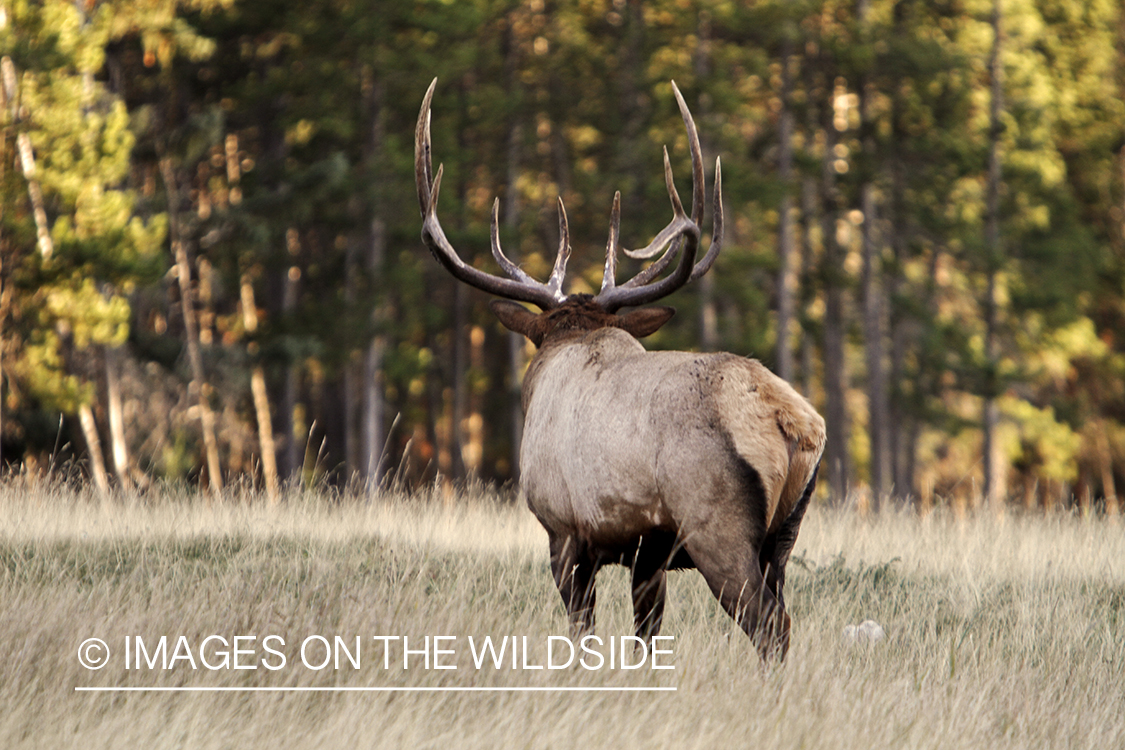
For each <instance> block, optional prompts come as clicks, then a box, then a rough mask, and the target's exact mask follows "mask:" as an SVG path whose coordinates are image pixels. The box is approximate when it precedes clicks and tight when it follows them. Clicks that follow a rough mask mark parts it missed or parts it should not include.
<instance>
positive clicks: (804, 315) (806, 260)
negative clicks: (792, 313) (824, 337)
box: [798, 128, 818, 398]
mask: <svg viewBox="0 0 1125 750" xmlns="http://www.w3.org/2000/svg"><path fill="white" fill-rule="evenodd" d="M812 130H813V129H812V128H810V132H811V131H812ZM817 223H818V218H817V186H816V180H814V179H813V178H811V177H806V178H804V179H803V180H802V181H801V283H800V284H799V285H798V290H799V291H800V292H801V295H800V303H801V308H800V309H801V322H802V327H801V393H802V394H804V396H805V398H812V396H813V369H814V368H815V365H814V363H813V359H814V351H813V350H814V348H815V342H814V340H813V336H812V334H811V331H810V330H809V320H808V306H809V302H810V301H811V300H810V299H809V296H810V295H811V294H812V293H813V290H812V285H811V284H810V283H809V281H810V279H812V278H813V276H814V275H815V273H816V253H815V252H814V248H813V240H812V235H813V229H814V228H815V227H816V225H817Z"/></svg>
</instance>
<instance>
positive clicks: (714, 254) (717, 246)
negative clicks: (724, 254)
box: [688, 156, 723, 281]
mask: <svg viewBox="0 0 1125 750" xmlns="http://www.w3.org/2000/svg"><path fill="white" fill-rule="evenodd" d="M711 200H712V202H713V203H714V204H715V218H714V220H713V221H714V224H715V226H713V227H712V228H711V247H709V248H707V254H706V255H704V256H703V258H702V259H701V260H700V261H699V262H698V263H696V264H695V268H693V269H692V270H691V278H689V279H688V281H695V280H696V279H698V278H699V277H700V276H702V275H703V274H705V273H707V272H708V271H710V270H711V266H713V265H715V259H716V258H718V257H719V251H720V250H722V249H723V165H722V163H721V162H720V161H719V157H717V156H716V157H715V190H714V192H713V193H712V194H711Z"/></svg>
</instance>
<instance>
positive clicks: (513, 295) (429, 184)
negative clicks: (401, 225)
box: [414, 78, 565, 310]
mask: <svg viewBox="0 0 1125 750" xmlns="http://www.w3.org/2000/svg"><path fill="white" fill-rule="evenodd" d="M436 87H437V79H436V78H435V79H434V80H433V82H432V83H430V87H429V89H427V90H426V96H425V97H424V98H423V99H422V109H421V110H420V111H419V112H418V124H417V126H415V129H414V181H415V185H416V187H417V189H418V205H419V207H420V209H421V211H422V241H423V242H424V243H425V244H426V247H427V248H429V250H430V253H431V254H433V256H434V257H435V258H436V259H437V261H438V262H439V263H441V264H442V266H444V267H445V269H446V270H447V271H449V272H450V273H451V274H453V276H454V278H456V279H457V280H459V281H463V282H464V283H466V284H469V285H470V286H474V287H476V288H477V289H480V290H481V291H484V292H488V293H489V294H495V295H496V296H498V297H506V298H508V299H513V300H519V301H521V302H530V303H532V304H534V305H538V306H539V307H540V308H542V309H543V310H548V309H551V308H554V307H557V306H558V304H559V303H560V302H561V301H562V300H563V299H564V298H563V297H562V296H561V295H559V294H557V293H556V292H554V291H552V290H550V289H548V288H547V286H546V285H544V284H541V283H539V282H538V281H535V280H534V279H532V278H531V277H529V276H527V274H524V273H523V272H522V271H519V269H518V268H516V266H515V264H514V263H512V262H511V261H508V259H507V258H506V257H504V254H503V253H502V252H500V249H499V248H500V239H499V228H498V226H497V224H498V222H497V220H496V219H497V213H496V209H495V206H494V207H493V222H492V239H493V242H492V246H493V255H494V256H496V257H497V261H498V262H500V265H501V268H503V269H504V271H505V272H506V273H508V274H509V275H513V276H515V278H514V279H505V278H501V277H499V276H493V275H492V274H490V273H485V272H484V271H481V270H480V269H477V268H474V267H472V266H470V265H468V264H467V263H465V261H463V260H461V256H459V255H458V254H457V251H456V250H454V249H453V246H452V245H451V244H450V243H449V240H448V239H447V238H446V236H445V231H444V230H443V229H442V228H441V222H440V221H438V217H437V203H438V195H439V193H440V192H441V176H442V171H443V170H442V165H440V164H439V165H438V169H437V173H436V174H434V172H433V162H432V157H431V151H432V148H433V147H432V143H431V140H430V103H431V101H432V99H433V95H434V89H435V88H436ZM501 258H503V259H504V260H503V261H501V260H500V259H501ZM564 265H565V261H564ZM511 269H515V271H516V272H517V273H513V272H512V270H511Z"/></svg>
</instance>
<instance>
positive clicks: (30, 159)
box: [0, 55, 55, 260]
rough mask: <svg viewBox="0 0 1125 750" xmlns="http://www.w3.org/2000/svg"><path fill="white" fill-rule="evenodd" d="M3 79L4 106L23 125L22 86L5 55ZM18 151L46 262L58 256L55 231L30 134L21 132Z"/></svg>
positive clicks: (1, 64) (0, 61)
mask: <svg viewBox="0 0 1125 750" xmlns="http://www.w3.org/2000/svg"><path fill="white" fill-rule="evenodd" d="M0 79H2V80H3V87H2V88H3V93H4V99H5V101H4V104H5V105H7V106H10V107H11V108H12V122H13V123H18V122H19V121H20V119H21V118H20V100H19V84H18V79H17V76H16V66H15V64H14V63H13V62H12V58H10V57H8V56H7V55H5V56H4V57H3V59H0ZM16 149H17V151H18V153H19V161H20V169H22V170H23V176H24V178H25V179H26V180H27V195H28V197H29V198H30V199H31V213H32V215H33V216H34V217H35V234H36V238H37V242H38V245H39V254H40V255H41V256H43V259H44V260H46V259H47V258H50V257H51V255H52V254H53V253H54V250H55V246H54V243H53V242H52V240H51V229H50V227H49V226H47V211H46V209H45V208H44V207H43V193H42V191H40V189H39V180H38V179H36V177H35V153H34V152H33V151H32V148H31V138H29V137H28V135H27V133H26V132H24V131H22V130H21V131H20V132H19V133H17V134H16Z"/></svg>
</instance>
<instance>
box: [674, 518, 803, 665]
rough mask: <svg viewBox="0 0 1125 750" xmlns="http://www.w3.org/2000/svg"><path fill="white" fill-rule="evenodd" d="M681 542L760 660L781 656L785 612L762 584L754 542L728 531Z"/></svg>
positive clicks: (786, 625) (785, 638)
mask: <svg viewBox="0 0 1125 750" xmlns="http://www.w3.org/2000/svg"><path fill="white" fill-rule="evenodd" d="M704 538H706V539H707V541H706V543H704V542H703V541H702V540H703V539H704ZM685 546H686V548H687V551H688V553H689V554H690V555H691V557H692V559H693V560H694V561H695V566H696V568H697V569H698V570H699V572H700V573H702V574H703V578H704V579H705V580H706V581H707V586H708V587H709V588H710V589H711V593H712V594H714V595H715V598H716V599H718V600H719V603H720V604H721V605H722V607H723V609H725V610H726V612H727V614H729V615H730V616H731V618H732V619H733V620H734V621H735V622H736V623H738V625H739V627H741V628H742V629H743V630H744V631H745V632H746V634H747V635H748V636H750V640H751V641H752V642H753V643H754V645H755V646H756V647H757V649H758V653H759V654H760V655H761V657H762V660H763V661H769V660H771V659H774V658H776V659H779V660H780V659H784V658H785V653H786V651H788V650H789V615H788V614H787V613H786V612H785V608H784V607H783V606H782V605H781V602H780V601H778V599H777V597H776V596H774V593H773V592H772V591H770V589H769V587H768V586H767V585H766V580H765V577H764V576H763V575H762V569H761V567H760V566H759V560H758V554H757V551H756V547H757V545H755V544H751V543H749V542H748V540H747V539H746V538H745V537H743V538H742V539H738V538H737V535H735V534H730V533H729V531H728V533H726V534H723V533H718V534H716V535H714V536H707V535H700V536H696V537H694V538H689V539H688V540H687V542H686V544H685Z"/></svg>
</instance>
